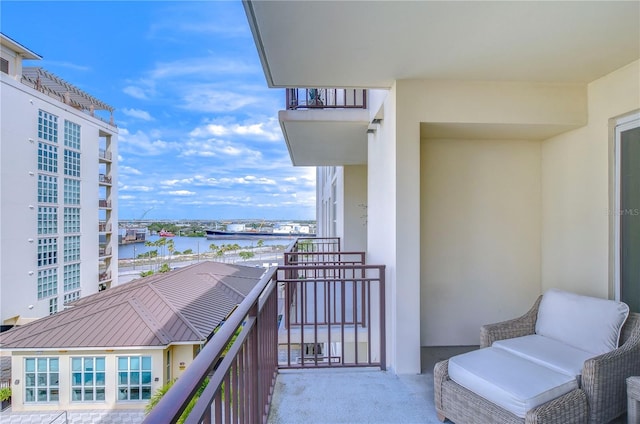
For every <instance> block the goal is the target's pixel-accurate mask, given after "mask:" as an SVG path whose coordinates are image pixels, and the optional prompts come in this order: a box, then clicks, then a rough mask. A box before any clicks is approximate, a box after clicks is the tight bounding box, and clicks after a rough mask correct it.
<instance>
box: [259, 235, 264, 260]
mask: <svg viewBox="0 0 640 424" xmlns="http://www.w3.org/2000/svg"><path fill="white" fill-rule="evenodd" d="M262 246H264V240H262V239H260V240H258V258H260V259H262Z"/></svg>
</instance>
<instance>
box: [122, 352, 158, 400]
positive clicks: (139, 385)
mask: <svg viewBox="0 0 640 424" xmlns="http://www.w3.org/2000/svg"><path fill="white" fill-rule="evenodd" d="M144 358H149V361H150V365H149V369H143V366H142V364H143V362H144ZM121 359H126V360H127V369H126V370H125V369H121V368H120V360H121ZM132 359H138V360H139V368H138V369H134V368H132V367H131V360H132ZM116 368H117V370H116V372H117V376H116V378H117V394H116V397H117V401H118V402H146V401H148V400H149V399H150V398H151V396H152V394H153V393H152V392H151V389H152V386H153V358H152V357H151V355H140V356H138V355H129V356H118V357H117V358H116ZM136 372H137V373H138V374H139V375H138V383H132V380H133V378H132V375H133V374H134V373H136ZM121 373H126V374H127V378H126V382H125V383H122V382H121V379H120V374H121ZM144 373H149V382H148V383H146V384H145V383H143V374H144ZM146 387H148V388H149V397H146V398H145V397H144V396H143V389H144V388H146ZM132 388H133V389H138V393H139V396H138V398H136V399H132V398H131V393H132V390H131V389H132ZM122 389H125V390H126V399H122V398H121V397H120V393H121V390H122Z"/></svg>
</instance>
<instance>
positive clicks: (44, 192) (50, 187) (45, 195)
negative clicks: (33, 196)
mask: <svg viewBox="0 0 640 424" xmlns="http://www.w3.org/2000/svg"><path fill="white" fill-rule="evenodd" d="M38 202H39V203H58V177H53V176H51V175H43V174H38Z"/></svg>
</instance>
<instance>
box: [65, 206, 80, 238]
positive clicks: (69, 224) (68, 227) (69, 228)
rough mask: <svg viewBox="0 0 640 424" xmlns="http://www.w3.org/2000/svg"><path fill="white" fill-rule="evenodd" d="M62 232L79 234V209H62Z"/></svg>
mask: <svg viewBox="0 0 640 424" xmlns="http://www.w3.org/2000/svg"><path fill="white" fill-rule="evenodd" d="M64 232H65V233H79V232H80V208H64Z"/></svg>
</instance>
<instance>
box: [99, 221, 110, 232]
mask: <svg viewBox="0 0 640 424" xmlns="http://www.w3.org/2000/svg"><path fill="white" fill-rule="evenodd" d="M98 232H99V233H110V232H111V224H110V223H108V222H107V221H102V220H101V221H98Z"/></svg>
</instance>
